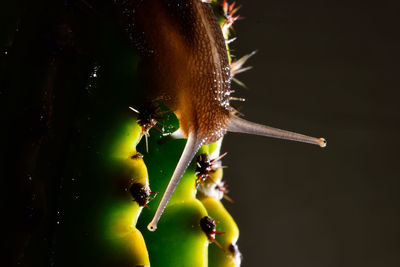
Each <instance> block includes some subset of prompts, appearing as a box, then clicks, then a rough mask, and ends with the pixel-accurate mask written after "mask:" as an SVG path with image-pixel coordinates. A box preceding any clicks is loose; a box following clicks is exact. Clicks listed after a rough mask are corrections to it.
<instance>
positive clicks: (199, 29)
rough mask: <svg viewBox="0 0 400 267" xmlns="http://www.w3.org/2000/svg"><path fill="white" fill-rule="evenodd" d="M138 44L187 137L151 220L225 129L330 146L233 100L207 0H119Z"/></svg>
mask: <svg viewBox="0 0 400 267" xmlns="http://www.w3.org/2000/svg"><path fill="white" fill-rule="evenodd" d="M116 2H117V5H118V7H119V10H120V14H121V17H122V19H121V20H122V23H123V25H124V27H125V29H126V31H127V33H128V35H129V37H130V39H131V41H132V42H133V43H134V45H135V47H136V50H137V52H138V54H139V55H140V58H141V60H140V63H139V66H138V74H139V76H140V77H141V79H142V82H143V85H144V90H147V91H148V92H150V95H151V97H152V99H161V100H162V101H163V102H164V103H165V104H166V105H167V107H168V108H170V109H171V110H172V111H173V112H174V113H175V115H176V116H177V118H178V120H179V130H178V131H177V132H176V133H174V134H173V135H175V136H181V137H184V138H187V142H186V145H185V148H184V150H183V153H182V155H181V157H180V159H179V162H178V164H177V166H176V168H175V171H174V173H173V175H172V178H171V180H170V182H169V184H168V187H167V189H166V191H165V193H164V195H163V197H162V200H161V202H160V204H159V206H158V208H157V211H156V213H155V215H154V218H153V220H152V221H151V222H150V224H149V225H148V229H149V230H150V231H155V230H156V228H157V223H158V221H159V220H160V217H161V215H162V213H163V211H164V209H165V207H166V205H167V203H168V201H169V199H170V197H171V196H172V193H173V192H174V190H175V188H176V186H177V185H178V183H179V181H180V179H181V178H182V176H183V174H184V172H185V171H186V169H187V167H188V165H189V164H190V162H191V161H192V159H193V158H194V156H195V155H196V153H197V152H198V150H199V148H200V147H201V146H202V145H206V144H211V143H213V142H216V141H217V140H219V139H220V138H221V137H223V136H224V135H225V134H226V133H227V132H236V133H247V134H254V135H262V136H269V137H275V138H281V139H288V140H294V141H300V142H305V143H310V144H316V145H319V146H321V147H324V146H325V145H326V141H325V139H323V138H314V137H309V136H305V135H301V134H297V133H293V132H289V131H285V130H280V129H276V128H272V127H268V126H264V125H260V124H257V123H253V122H249V121H246V120H244V119H241V118H239V117H238V116H236V113H235V112H234V109H233V108H232V107H231V105H230V99H231V96H230V94H231V92H232V91H231V80H232V73H231V68H230V64H229V59H228V54H227V49H226V41H225V38H224V36H223V33H222V30H221V27H220V24H219V23H218V21H217V19H216V17H215V15H214V13H213V10H212V8H211V6H210V4H209V2H210V1H207V0H131V1H127V0H117V1H116Z"/></svg>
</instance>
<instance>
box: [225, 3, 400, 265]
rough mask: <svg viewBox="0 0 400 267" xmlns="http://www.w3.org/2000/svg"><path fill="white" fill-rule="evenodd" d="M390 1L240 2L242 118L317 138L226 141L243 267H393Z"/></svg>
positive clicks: (395, 110)
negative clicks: (321, 142)
mask: <svg viewBox="0 0 400 267" xmlns="http://www.w3.org/2000/svg"><path fill="white" fill-rule="evenodd" d="M394 3H395V2H394V1H392V2H386V1H383V2H377V1H343V2H333V1H285V0H275V1H273V0H269V1H255V0H253V1H240V2H239V4H242V8H241V10H240V14H241V15H242V16H244V17H245V19H244V20H242V21H240V22H238V23H236V25H235V29H236V32H237V36H238V39H237V41H235V43H234V44H233V49H234V50H235V52H234V53H235V54H236V55H238V56H241V55H243V54H245V53H249V52H251V51H252V50H255V49H258V53H257V54H256V55H255V56H254V58H252V59H250V60H249V65H252V66H254V69H253V70H251V71H249V72H247V73H245V74H241V75H240V76H238V78H239V79H240V80H242V81H243V82H245V83H246V85H247V86H248V87H249V90H245V89H241V90H237V92H238V94H239V95H241V96H245V97H246V99H247V102H246V103H244V104H243V105H242V107H243V109H242V111H243V113H244V114H245V115H246V118H247V119H249V120H252V121H257V122H261V123H265V124H268V125H271V126H275V127H280V128H283V129H288V130H293V131H297V132H300V133H305V134H309V135H312V136H316V137H321V136H323V137H326V139H327V140H328V146H327V147H326V148H325V149H321V148H318V147H316V146H311V145H307V144H298V143H292V142H288V141H280V140H279V141H277V140H273V139H267V138H262V137H255V136H245V135H237V134H229V135H227V136H226V137H225V140H224V145H223V149H224V150H226V151H228V152H229V155H228V156H227V157H226V158H225V159H224V163H225V164H227V165H228V166H230V168H228V169H226V170H225V175H224V176H225V179H227V180H228V183H229V185H230V189H231V190H230V196H231V197H232V198H233V199H234V200H235V203H234V204H233V205H229V204H227V206H228V209H229V210H230V212H231V213H232V215H233V217H234V218H235V219H236V221H237V223H238V225H239V228H240V231H241V236H240V238H239V246H240V248H241V251H242V252H243V254H244V260H243V266H274V267H281V266H282V267H283V266H288V267H289V266H324V267H328V266H400V241H399V238H400V235H399V234H400V228H399V226H400V206H399V204H400V194H399V188H400V182H399V178H400V176H399V165H398V163H399V157H398V149H399V147H400V141H399V138H398V130H399V121H400V120H399V117H400V112H399V111H400V108H399V103H398V102H399V97H400V92H399V82H398V79H399V75H398V74H399V67H400V66H399V59H400V57H399V49H400V35H399V25H400V24H399V21H398V11H399V9H398V8H397V7H396V5H395V4H394Z"/></svg>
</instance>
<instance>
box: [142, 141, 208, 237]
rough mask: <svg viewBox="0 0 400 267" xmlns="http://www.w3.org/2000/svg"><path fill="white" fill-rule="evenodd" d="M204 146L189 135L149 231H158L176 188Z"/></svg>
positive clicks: (148, 227)
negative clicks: (160, 221) (159, 222)
mask: <svg viewBox="0 0 400 267" xmlns="http://www.w3.org/2000/svg"><path fill="white" fill-rule="evenodd" d="M202 144H203V141H202V140H199V139H198V138H197V137H196V135H194V134H189V137H188V140H187V142H186V145H185V148H184V149H183V153H182V156H181V158H180V159H179V162H178V165H177V166H176V168H175V171H174V174H173V175H172V178H171V180H170V181H169V184H168V187H167V189H166V190H165V193H164V195H163V197H162V199H161V202H160V204H159V205H158V208H157V211H156V214H155V215H154V217H153V220H152V221H151V222H150V223H149V225H148V226H147V229H149V231H152V232H154V231H155V230H156V229H157V224H158V221H159V220H160V218H161V215H162V214H163V212H164V209H165V207H166V206H167V204H168V201H169V199H170V198H171V196H172V194H173V193H174V191H175V188H176V187H177V185H178V184H179V181H180V180H181V178H182V176H183V174H184V173H185V171H186V169H187V167H188V166H189V164H190V162H191V161H192V159H193V158H194V156H195V155H196V153H197V151H198V150H199V149H200V146H201V145H202Z"/></svg>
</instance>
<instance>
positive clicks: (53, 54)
mask: <svg viewBox="0 0 400 267" xmlns="http://www.w3.org/2000/svg"><path fill="white" fill-rule="evenodd" d="M77 2H78V3H75V4H76V5H73V6H68V4H59V5H58V4H54V5H55V7H53V8H54V10H55V12H58V13H56V14H55V16H54V17H52V16H50V18H51V19H49V23H55V24H56V26H57V27H54V28H56V30H55V32H51V33H49V34H47V35H43V36H47V37H46V38H47V39H46V41H47V40H51V42H50V43H48V44H47V43H46V49H50V51H49V52H48V55H47V54H46V55H47V56H48V57H49V58H50V60H44V61H43V62H42V63H41V65H39V66H38V71H37V73H38V74H37V75H43V77H41V78H43V79H41V80H44V81H45V82H43V83H39V82H38V85H33V88H35V90H36V91H35V90H32V92H33V93H31V94H32V95H31V100H30V101H32V103H30V106H31V107H32V108H31V109H29V110H28V111H27V112H26V113H21V114H22V115H21V116H26V115H27V113H28V112H32V114H33V115H36V113H35V112H36V110H38V114H40V116H41V118H42V117H44V116H43V114H45V115H46V116H45V118H46V121H45V122H44V123H42V122H40V129H38V130H37V131H36V127H31V128H32V129H33V130H32V131H35V135H33V137H32V138H31V139H27V141H26V142H25V143H21V145H20V147H19V148H18V149H16V151H17V152H18V153H19V152H23V154H24V155H25V160H21V161H20V163H18V164H19V165H18V166H17V167H18V168H19V169H20V170H21V171H19V172H18V173H17V174H15V175H16V179H20V178H19V177H20V176H19V175H23V174H25V173H29V174H30V175H31V173H32V174H33V176H34V178H35V179H33V182H31V183H29V184H26V182H24V188H23V189H21V190H22V192H23V193H24V194H28V195H34V196H35V197H34V198H26V200H23V201H21V207H22V209H25V208H26V207H27V206H28V207H29V209H28V213H27V214H28V215H27V216H22V217H23V225H24V226H23V228H22V229H23V230H24V231H21V232H23V234H21V235H20V237H19V238H20V242H19V244H21V245H17V246H15V248H14V251H15V253H14V254H15V256H14V258H13V261H14V263H18V264H21V265H22V266H46V265H48V264H50V265H56V266H78V265H79V266H95V265H96V266H175V267H176V266H203V267H206V266H240V264H241V261H242V254H241V253H240V251H239V248H238V245H237V241H238V238H239V229H238V227H237V225H236V223H235V221H234V220H233V218H232V217H231V215H230V214H229V213H228V211H227V210H226V209H225V206H224V204H223V201H224V200H225V201H227V202H228V203H231V204H233V200H232V199H231V198H230V197H229V196H228V195H227V193H228V189H227V187H228V185H227V183H226V179H225V180H223V169H224V167H225V166H224V165H223V164H222V160H223V158H224V156H226V155H227V153H228V152H225V153H220V150H221V144H222V140H223V137H224V135H225V134H226V133H227V132H232V133H241V134H251V135H261V136H267V137H274V138H281V139H287V140H293V141H299V142H304V143H310V144H315V145H318V146H320V147H324V146H325V145H326V141H325V139H323V138H315V137H310V136H306V135H302V134H298V133H293V132H289V131H286V130H281V129H277V128H273V127H270V126H265V125H262V124H258V123H254V122H250V121H247V120H244V119H243V118H241V113H240V112H239V111H238V110H237V109H236V108H235V107H234V106H233V105H232V103H231V102H232V101H244V98H241V97H240V96H239V97H237V96H233V93H235V91H239V92H240V88H239V89H237V90H236V88H234V87H235V85H234V84H233V83H232V81H234V82H236V83H237V85H239V86H241V87H245V85H244V84H243V83H242V82H241V81H240V80H238V79H237V77H236V76H237V75H238V74H240V73H243V72H245V71H247V70H250V69H251V67H250V66H245V65H246V63H247V61H248V60H249V58H251V57H252V56H253V55H254V54H255V53H256V52H255V51H254V52H251V53H249V54H248V55H244V56H243V57H241V58H239V59H237V60H233V59H232V58H233V55H232V54H231V50H230V48H229V47H230V46H231V44H232V42H233V41H234V40H235V39H236V36H234V33H233V31H232V28H233V25H234V24H235V23H236V22H237V21H238V20H239V18H241V17H240V16H239V15H238V11H239V9H240V6H238V5H237V4H236V2H228V1H227V0H220V1H217V0H114V1H110V3H109V4H106V5H105V6H101V5H95V4H94V3H91V1H77ZM66 5H67V6H68V7H66ZM70 10H73V12H71V11H70ZM52 19H53V20H52ZM81 25H85V26H81ZM93 26H96V27H94V28H95V29H96V30H95V31H94V32H92V31H90V30H88V29H90V28H92V27H93ZM25 27H27V29H28V30H29V29H30V28H29V27H28V26H25ZM32 28H34V26H32ZM50 28H52V27H50ZM21 29H24V28H23V27H22V28H21ZM28 30H26V31H27V33H26V34H29V31H28ZM30 30H32V29H30ZM58 31H60V32H58ZM22 32H23V31H22ZM23 33H24V32H23ZM235 35H236V33H235ZM237 35H238V36H240V33H237ZM52 38H53V39H52ZM21 40H23V39H21ZM18 41H20V40H17V39H16V40H15V42H16V43H18ZM28 44H29V43H28ZM28 44H27V45H28ZM100 44H101V45H100ZM48 47H50V48H48ZM52 47H56V49H54V50H53V48H52ZM26 49H28V48H26ZM94 70H95V74H96V75H92V74H91V73H93V71H94ZM70 77H73V79H71V78H70ZM37 80H40V79H37ZM35 86H36V87H35ZM89 88H90V90H89ZM55 96H57V97H55ZM71 103H72V104H73V105H74V108H73V109H71ZM65 114H68V115H65ZM16 116H17V115H16ZM30 123H31V121H28V120H27V121H26V124H27V125H30ZM36 123H38V122H36ZM25 126H26V125H23V124H22V126H20V127H21V129H25V128H27V127H25ZM16 127H17V126H16ZM28 128H29V127H28ZM31 128H29V129H31ZM29 134H31V133H29ZM143 137H144V138H143ZM242 138H244V139H245V138H250V137H245V136H244V135H243V137H242ZM142 139H145V140H144V141H143V140H142ZM65 144H69V147H68V148H66V145H65ZM17 152H15V153H17ZM69 177H73V178H69ZM228 179H235V177H229V178H228ZM24 181H25V180H24ZM77 181H78V182H77ZM231 190H237V189H235V188H232V189H231ZM77 192H79V193H77ZM71 195H72V196H73V198H71ZM143 207H146V208H144V209H143ZM61 214H62V216H61ZM71 244H73V245H71ZM188 263H190V264H188Z"/></svg>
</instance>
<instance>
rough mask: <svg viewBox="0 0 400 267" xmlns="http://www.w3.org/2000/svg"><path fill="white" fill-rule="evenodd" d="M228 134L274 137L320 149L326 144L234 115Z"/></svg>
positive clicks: (230, 121)
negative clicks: (316, 146) (311, 145)
mask: <svg viewBox="0 0 400 267" xmlns="http://www.w3.org/2000/svg"><path fill="white" fill-rule="evenodd" d="M228 132H235V133H246V134H254V135H261V136H267V137H274V138H278V139H286V140H292V141H297V142H302V143H309V144H313V145H318V146H320V147H325V146H326V144H327V142H326V140H325V139H324V138H316V137H311V136H307V135H303V134H298V133H294V132H289V131H285V130H281V129H277V128H273V127H269V126H265V125H261V124H258V123H254V122H250V121H246V120H243V119H241V118H239V117H236V116H234V115H231V116H230V119H229V125H228Z"/></svg>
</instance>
